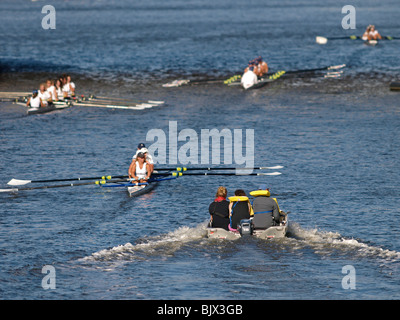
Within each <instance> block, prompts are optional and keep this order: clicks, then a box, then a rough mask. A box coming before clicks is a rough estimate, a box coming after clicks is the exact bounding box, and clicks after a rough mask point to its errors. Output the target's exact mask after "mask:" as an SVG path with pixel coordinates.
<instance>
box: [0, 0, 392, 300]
mask: <svg viewBox="0 0 400 320" xmlns="http://www.w3.org/2000/svg"><path fill="white" fill-rule="evenodd" d="M42 5H43V3H41V2H30V1H3V2H2V3H1V4H0V8H1V11H0V15H1V18H2V21H4V23H2V24H1V25H0V30H1V33H2V38H0V43H1V47H2V50H1V51H0V67H1V70H2V73H1V81H0V88H1V91H6V90H7V91H21V90H23V91H30V90H31V89H32V87H33V88H34V87H35V86H36V85H37V83H39V81H42V80H44V79H46V78H47V77H48V76H55V75H57V74H58V73H61V72H64V71H65V72H69V73H72V74H73V77H74V81H75V82H76V84H77V86H78V88H79V93H82V94H86V95H87V94H91V93H94V94H97V95H112V96H116V95H121V96H126V97H131V98H133V99H138V100H139V99H154V100H163V101H165V102H166V105H165V106H162V107H154V108H151V109H147V110H142V111H132V110H111V109H97V108H89V107H72V108H70V109H66V110H63V111H57V112H54V113H49V114H44V115H38V116H29V117H27V116H26V115H25V109H24V107H22V106H17V105H13V104H9V103H2V104H1V106H0V128H1V131H0V182H1V187H2V188H5V187H7V186H6V183H7V182H8V181H9V180H10V179H11V178H19V179H52V178H70V177H79V176H102V175H105V174H111V175H120V174H126V172H127V169H128V166H129V162H130V159H131V157H132V154H133V153H134V151H135V149H136V146H137V144H138V143H139V142H147V144H148V145H149V144H151V143H152V141H146V135H147V133H148V132H149V130H151V129H162V130H163V131H164V132H165V133H166V135H168V133H169V132H168V130H169V126H170V121H174V122H176V123H177V126H178V127H177V129H178V132H180V131H181V130H183V129H192V130H194V132H196V133H197V134H198V136H199V137H200V132H201V130H202V129H210V130H211V129H213V128H216V129H218V130H222V129H223V128H226V129H228V130H230V131H231V132H232V133H233V130H234V129H242V130H243V135H244V132H245V130H246V129H252V130H254V136H255V138H254V148H255V151H254V159H255V160H254V161H255V165H257V166H259V165H260V166H261V165H262V166H264V165H265V166H275V165H282V166H284V168H283V169H280V170H279V171H281V172H282V175H280V176H274V177H258V176H250V177H243V176H239V177H235V176H208V177H205V176H186V177H185V176H183V177H180V178H179V179H177V180H169V181H163V182H161V183H160V184H159V185H158V186H157V187H156V188H155V189H154V190H153V191H152V192H151V193H149V194H146V195H143V196H141V197H138V198H129V196H128V194H127V192H126V190H124V189H123V188H121V189H120V188H100V187H98V186H80V187H68V188H58V189H48V190H29V191H20V192H18V193H15V194H10V193H0V204H1V209H0V255H1V272H0V294H1V297H2V298H4V299H253V298H254V299H347V298H351V299H398V298H399V294H398V292H399V289H400V288H399V272H400V270H399V259H400V242H399V236H398V235H399V231H400V230H399V225H400V223H399V222H400V221H399V214H398V213H399V210H398V208H399V198H398V192H397V190H398V181H399V178H400V177H399V172H400V170H399V162H398V159H399V156H400V155H399V150H400V149H399V134H398V132H399V127H400V119H399V95H398V93H396V92H390V91H389V90H388V85H389V83H390V82H391V81H393V80H395V79H396V76H397V75H398V71H399V66H398V43H397V42H395V41H393V42H383V43H381V44H379V45H378V46H376V47H368V46H365V45H364V44H363V43H362V42H352V41H350V40H349V41H346V40H344V41H337V42H333V41H332V42H328V44H327V45H325V46H319V45H317V44H315V36H316V35H326V36H329V35H333V36H338V35H339V36H340V35H349V34H353V33H354V31H353V32H352V31H350V30H349V31H344V30H343V29H342V28H341V25H340V22H341V18H342V16H343V15H342V14H341V7H338V5H337V3H336V2H335V1H331V2H324V3H323V4H320V3H319V2H316V1H305V2H302V3H301V4H296V5H294V4H292V3H291V2H282V1H276V2H268V4H265V3H264V2H260V3H259V2H258V1H256V2H254V5H253V6H249V5H248V4H246V3H241V2H231V1H229V2H228V1H226V2H224V1H221V2H218V3H217V4H214V3H211V2H209V3H204V2H203V1H201V2H200V1H199V2H196V1H191V2H189V3H187V2H179V1H170V2H167V3H165V2H158V1H150V2H146V4H140V5H139V4H131V2H129V1H66V2H60V3H57V4H55V8H56V9H57V29H56V30H53V31H51V30H47V31H43V30H42V29H41V25H40V21H41V18H42V17H43V15H42V14H41V12H40V10H41V7H42ZM377 6H378V5H377V4H375V2H373V1H367V2H365V1H364V2H362V3H361V2H360V3H359V4H358V6H357V10H358V11H357V14H358V16H357V23H358V24H359V25H358V26H357V27H358V29H357V32H359V33H360V32H362V31H363V28H364V25H367V24H369V23H372V21H371V20H373V23H375V24H376V25H377V27H378V29H379V31H381V33H382V34H388V35H393V36H396V35H397V34H396V32H397V31H398V22H397V21H398V17H399V7H398V6H397V3H396V2H394V1H392V2H391V1H387V3H386V5H385V6H384V7H381V6H378V7H377ZM372 12H373V13H372ZM67 26H68V27H69V28H70V30H72V31H71V33H68V35H67V36H64V35H65V30H68V28H66V27H67ZM43 43H45V47H46V50H45V51H43V50H42V45H43ZM44 52H45V54H44ZM260 54H261V55H263V56H264V57H265V58H266V60H267V61H268V63H269V65H270V69H271V71H275V70H281V69H283V70H296V69H306V68H317V67H320V66H326V65H332V64H342V63H345V64H347V65H348V68H346V69H345V73H344V76H343V77H342V78H341V79H324V78H322V77H321V75H323V73H322V74H321V73H317V74H310V75H307V76H305V77H303V78H299V77H298V76H295V75H292V76H289V75H288V76H286V77H285V78H282V79H280V80H277V81H275V82H273V83H271V84H270V85H269V86H267V87H265V88H263V89H259V90H255V91H249V92H244V91H243V90H241V89H240V88H238V87H227V86H225V85H223V84H222V83H209V84H201V85H192V86H185V87H180V88H163V87H162V86H161V85H162V84H163V83H166V82H169V81H172V80H175V79H180V78H188V79H204V78H207V77H208V78H210V79H213V78H221V79H224V78H227V77H230V76H231V75H233V74H237V73H238V72H239V73H240V72H241V70H242V68H243V67H244V66H245V65H246V64H247V61H248V60H249V59H251V58H253V57H255V56H257V55H260ZM183 143H184V142H180V144H179V146H182V145H183ZM199 160H200V156H199ZM220 164H221V165H224V163H223V158H221V163H220ZM166 165H167V166H173V165H174V164H172V163H167V164H166ZM208 165H212V164H211V163H209V164H208ZM230 166H232V164H230ZM260 183H267V184H268V185H269V186H270V188H271V192H272V193H273V195H274V196H276V197H277V198H278V201H279V204H280V206H281V209H283V210H285V211H291V213H290V214H289V217H290V228H289V233H288V237H287V238H285V239H280V240H273V241H263V240H259V239H253V238H251V239H247V238H242V239H239V240H237V241H222V240H210V239H207V238H206V225H207V221H208V217H209V214H208V205H209V203H210V202H211V201H212V200H213V198H214V195H215V191H216V189H217V188H218V186H220V185H224V186H226V187H227V188H228V192H229V195H232V194H233V192H234V190H235V189H237V188H243V189H244V190H245V191H246V192H249V191H252V190H254V189H257V187H258V185H259V184H260ZM32 185H33V184H32ZM44 265H52V266H54V268H55V270H56V289H55V290H44V289H43V288H42V285H41V284H42V279H43V277H44V274H42V273H41V271H42V267H43V266H44ZM348 265H350V266H353V267H354V268H355V270H356V289H350V290H346V289H344V288H343V287H342V279H343V277H344V276H345V274H343V273H342V269H343V267H344V266H348Z"/></svg>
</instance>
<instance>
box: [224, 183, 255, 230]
mask: <svg viewBox="0 0 400 320" xmlns="http://www.w3.org/2000/svg"><path fill="white" fill-rule="evenodd" d="M229 200H230V203H229V213H230V224H229V227H228V228H229V230H230V231H237V228H238V225H239V224H240V220H242V219H250V216H252V215H253V209H252V207H251V204H250V201H249V198H248V197H247V196H246V193H245V192H244V191H243V190H241V189H238V190H236V191H235V196H234V197H229Z"/></svg>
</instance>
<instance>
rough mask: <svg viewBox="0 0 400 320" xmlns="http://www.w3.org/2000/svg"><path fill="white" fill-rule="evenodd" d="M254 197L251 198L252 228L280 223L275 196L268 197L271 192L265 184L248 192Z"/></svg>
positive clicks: (266, 227) (265, 227) (268, 226)
mask: <svg viewBox="0 0 400 320" xmlns="http://www.w3.org/2000/svg"><path fill="white" fill-rule="evenodd" d="M250 195H252V196H253V197H255V199H254V200H253V211H254V218H253V224H254V229H268V228H270V227H272V226H276V225H279V224H280V218H281V215H280V210H279V206H278V202H277V200H276V199H275V198H270V195H271V193H270V192H269V189H268V188H267V186H266V185H261V186H260V187H259V188H258V190H257V191H252V192H250Z"/></svg>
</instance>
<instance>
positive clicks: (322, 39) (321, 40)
mask: <svg viewBox="0 0 400 320" xmlns="http://www.w3.org/2000/svg"><path fill="white" fill-rule="evenodd" d="M315 42H317V43H318V44H326V43H327V42H328V39H327V38H325V37H320V36H317V37H316V38H315Z"/></svg>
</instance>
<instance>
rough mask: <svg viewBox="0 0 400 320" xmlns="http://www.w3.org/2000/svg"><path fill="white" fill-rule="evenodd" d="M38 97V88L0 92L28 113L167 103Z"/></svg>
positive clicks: (139, 107) (2, 97) (0, 97)
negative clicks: (73, 108) (30, 90)
mask: <svg viewBox="0 0 400 320" xmlns="http://www.w3.org/2000/svg"><path fill="white" fill-rule="evenodd" d="M37 97H38V91H37V90H34V91H33V92H32V94H31V95H30V94H29V93H26V92H0V101H3V102H13V103H14V104H17V105H20V106H24V107H27V111H26V113H27V115H34V114H43V113H49V112H53V111H56V110H61V109H66V108H69V107H72V106H78V107H95V108H108V109H125V110H145V109H149V108H153V107H159V106H163V105H165V102H164V101H158V100H134V99H129V98H116V97H96V96H93V95H90V96H87V97H86V96H83V95H81V96H80V97H75V96H71V97H67V98H64V99H63V100H48V101H43V100H37ZM32 98H35V100H33V99H32ZM36 100H37V101H36Z"/></svg>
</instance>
